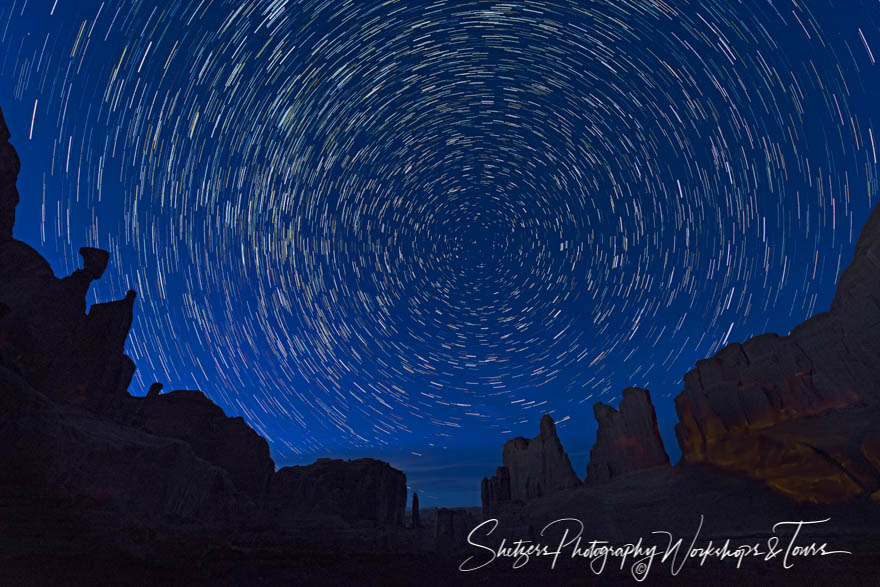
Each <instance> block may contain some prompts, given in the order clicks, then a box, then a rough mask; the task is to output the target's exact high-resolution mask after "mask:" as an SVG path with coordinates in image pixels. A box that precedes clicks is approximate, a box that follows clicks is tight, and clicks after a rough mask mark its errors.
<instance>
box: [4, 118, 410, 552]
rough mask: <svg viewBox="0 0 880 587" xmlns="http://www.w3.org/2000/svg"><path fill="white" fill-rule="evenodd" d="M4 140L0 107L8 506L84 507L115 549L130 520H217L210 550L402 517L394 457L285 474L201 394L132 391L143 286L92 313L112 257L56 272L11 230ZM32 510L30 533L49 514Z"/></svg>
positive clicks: (11, 179) (79, 513)
mask: <svg viewBox="0 0 880 587" xmlns="http://www.w3.org/2000/svg"><path fill="white" fill-rule="evenodd" d="M8 138H9V132H8V130H7V128H6V125H5V123H4V122H3V117H2V113H0V229H2V230H0V466H2V471H0V514H2V515H5V514H6V513H7V512H10V511H27V510H28V508H31V507H37V508H38V509H39V508H50V507H51V508H54V509H53V511H54V512H56V513H57V514H58V516H60V518H61V519H62V523H64V522H63V519H64V518H65V517H69V516H71V515H73V514H75V516H76V517H77V519H78V520H79V522H78V523H81V524H82V527H81V528H80V530H81V531H83V532H86V533H89V534H93V535H95V536H106V537H108V540H109V542H107V543H104V544H105V546H106V544H112V545H113V547H114V548H116V547H122V546H121V543H119V544H117V541H118V538H119V537H120V535H121V534H120V533H124V532H123V530H121V528H123V527H124V528H128V529H132V528H145V527H148V528H152V529H156V531H161V533H162V535H163V536H172V535H176V533H179V532H180V531H182V530H181V529H182V528H185V527H186V525H185V524H184V521H186V522H187V523H190V524H192V523H194V524H198V525H201V526H203V527H211V528H214V530H211V531H210V532H209V534H208V538H207V540H208V542H210V543H212V544H214V543H217V544H219V543H222V542H223V541H224V540H226V539H227V538H228V537H229V536H234V535H235V532H237V531H238V530H237V529H238V528H239V527H240V525H241V524H249V525H250V526H254V525H256V527H258V528H263V529H264V530H265V529H266V528H269V527H270V526H271V523H274V522H276V521H282V522H283V521H285V520H291V519H295V518H296V517H297V515H298V514H300V513H303V512H305V513H308V514H314V513H318V514H324V515H327V516H331V517H336V518H338V519H339V520H340V524H343V525H345V524H348V523H358V522H369V523H379V524H390V525H393V526H399V525H402V523H403V514H404V507H405V502H406V477H405V476H404V475H403V473H401V472H400V471H397V470H395V469H392V468H391V467H390V466H389V465H388V464H387V463H383V462H381V461H375V460H371V459H361V460H358V461H349V462H343V461H329V460H321V461H318V462H317V463H315V464H314V465H312V466H309V467H291V468H286V469H282V470H281V471H279V472H278V473H276V472H275V464H274V462H273V461H272V458H271V456H270V453H269V447H268V444H267V443H266V441H265V439H263V438H262V437H261V436H259V435H258V434H257V433H256V432H254V431H253V429H251V428H250V427H249V426H248V425H247V424H246V423H245V422H244V420H243V419H241V418H228V417H227V416H226V415H225V414H224V413H223V410H221V409H220V407H218V406H217V405H216V404H214V403H213V402H212V401H211V400H210V399H208V398H207V397H206V396H205V395H204V394H203V393H202V392H201V391H185V390H177V391H172V392H170V393H166V394H161V393H160V392H161V390H162V384H160V383H155V384H153V385H151V386H150V389H149V391H148V393H147V395H146V396H145V397H133V396H131V395H130V394H129V393H128V386H129V384H130V381H131V378H132V375H133V373H134V369H135V366H134V364H133V363H132V361H131V360H130V359H129V358H128V357H127V356H125V354H124V346H125V342H126V339H127V337H128V333H129V330H130V328H131V323H132V316H133V311H134V302H135V299H136V294H135V292H134V291H129V292H128V293H127V294H126V296H125V297H124V298H123V299H121V300H118V301H111V302H106V303H97V304H94V305H92V306H91V307H90V308H88V311H87V308H86V295H87V293H88V290H89V287H90V286H91V283H92V282H93V281H94V280H96V279H99V278H100V277H101V276H102V275H103V274H104V272H105V271H106V269H107V265H108V262H109V259H110V255H109V253H107V252H106V251H103V250H100V249H95V248H91V247H83V248H81V249H80V256H81V257H82V260H83V266H82V268H80V269H77V270H76V271H74V272H73V273H72V274H71V275H69V276H67V277H65V278H63V279H58V278H56V277H55V275H54V274H53V272H52V270H51V268H50V266H49V264H48V262H46V260H45V259H43V258H42V257H41V256H40V254H39V253H37V252H36V251H35V250H34V249H33V248H31V247H30V246H28V245H27V244H25V243H22V242H20V241H16V240H14V239H13V238H12V229H13V224H14V218H15V215H14V212H15V206H16V205H17V203H18V198H19V197H18V192H17V190H16V186H15V182H16V177H17V174H18V172H19V167H20V164H19V160H18V156H17V154H16V152H15V150H14V149H13V148H12V146H11V145H10V143H9V141H8ZM270 490H271V492H270ZM34 500H37V502H36V503H37V506H32V505H30V504H33V503H34ZM40 500H43V501H40ZM46 500H48V501H46ZM269 512H271V514H272V515H273V516H276V517H275V518H274V519H271V520H270V518H269V517H268V516H267V514H268V513H269ZM47 515H48V514H47ZM25 518H26V521H23V522H21V523H19V524H17V526H18V527H19V529H22V531H23V532H27V531H31V530H25V528H28V527H30V526H28V525H29V524H30V525H33V524H35V523H39V519H41V517H40V516H26V517H25ZM48 520H49V519H48V518H47V521H46V523H48ZM267 520H268V521H267ZM0 522H4V519H0ZM270 522H271V523H270ZM182 524H183V525H182ZM0 526H2V527H5V526H4V525H3V524H0ZM341 527H342V526H339V527H337V526H332V525H331V526H330V527H328V528H327V535H328V536H331V537H332V536H334V532H335V531H336V530H338V529H339V528H341ZM219 528H223V530H219ZM126 531H127V530H126ZM151 531H152V530H151ZM31 532H32V534H33V535H34V536H40V532H41V531H40V530H32V531H31ZM48 535H50V536H53V534H52V532H51V531H50V532H49V534H48ZM35 544H40V543H35ZM98 544H99V543H98V542H96V543H95V545H94V546H93V547H92V548H94V549H99V548H100V547H99V546H98ZM82 548H83V549H84V550H85V551H88V549H89V546H88V545H84V546H83V547H82ZM139 548H140V547H139ZM96 552H97V550H96Z"/></svg>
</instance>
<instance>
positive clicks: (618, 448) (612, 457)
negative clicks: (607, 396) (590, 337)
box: [584, 387, 669, 485]
mask: <svg viewBox="0 0 880 587" xmlns="http://www.w3.org/2000/svg"><path fill="white" fill-rule="evenodd" d="M593 412H594V413H595V414H596V421H597V422H598V423H599V428H598V430H597V431H596V444H595V446H593V449H592V450H591V451H590V462H589V464H587V477H586V479H585V480H584V483H588V484H591V485H592V484H596V483H602V482H605V481H609V480H611V479H613V478H614V477H617V476H619V475H624V474H626V473H631V472H634V471H641V470H644V469H651V468H656V467H668V466H669V455H667V454H666V450H665V449H664V448H663V440H662V439H661V438H660V429H659V428H658V427H657V413H656V412H655V411H654V405H653V404H652V403H651V395H650V394H649V393H648V392H647V391H646V390H644V389H639V388H637V387H630V388H628V389H624V390H623V399H622V400H621V402H620V411H618V410H615V409H614V408H612V407H611V406H607V405H605V404H603V403H601V402H600V403H597V404H596V405H595V406H593Z"/></svg>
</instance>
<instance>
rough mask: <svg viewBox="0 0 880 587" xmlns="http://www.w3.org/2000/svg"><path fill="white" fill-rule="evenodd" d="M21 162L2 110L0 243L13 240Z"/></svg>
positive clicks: (0, 127) (0, 135)
mask: <svg viewBox="0 0 880 587" xmlns="http://www.w3.org/2000/svg"><path fill="white" fill-rule="evenodd" d="M20 170H21V162H20V161H19V159H18V153H16V152H15V149H13V148H12V145H10V144H9V129H8V128H7V127H6V121H5V120H4V119H3V111H2V110H0V243H2V242H5V241H9V240H12V227H13V225H14V224H15V207H16V206H17V205H18V189H17V188H16V186H15V182H16V179H17V178H18V172H19V171H20Z"/></svg>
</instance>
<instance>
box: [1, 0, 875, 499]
mask: <svg viewBox="0 0 880 587" xmlns="http://www.w3.org/2000/svg"><path fill="white" fill-rule="evenodd" d="M878 58H880V2H878V1H877V0H834V1H832V0H798V1H797V2H795V1H793V0H742V1H740V2H733V1H730V0H666V1H662V0H593V1H587V0H577V1H568V0H556V1H553V2H550V1H543V0H535V1H524V0H511V1H507V2H503V1H492V2H489V1H481V0H473V1H467V2H465V1H454V2H453V1H442V0H431V1H427V2H422V1H414V0H407V1H385V2H378V1H374V0H357V1H343V0H333V1H323V0H321V1H297V0H274V1H259V0H241V1H239V0H236V1H224V0H192V1H191V2H174V1H170V0H162V1H157V0H114V1H112V2H111V1H104V2H102V1H95V0H75V1H74V0H2V3H0V80H2V83H0V105H2V107H3V109H4V112H5V113H6V118H7V121H8V123H9V126H10V129H11V131H12V133H13V137H12V142H13V144H14V145H15V146H16V148H17V149H18V151H19V153H20V156H21V159H22V174H21V176H20V177H19V190H20V192H21V195H22V202H21V204H20V205H19V208H18V222H17V225H16V228H15V231H16V232H15V235H16V238H18V239H20V240H24V241H27V242H28V243H30V244H32V245H33V246H34V247H36V248H37V249H38V250H40V251H41V252H42V253H43V254H44V255H45V256H46V257H47V258H48V259H49V261H50V262H51V263H52V266H53V267H54V269H55V271H56V273H58V274H68V273H69V272H71V271H72V270H73V269H74V268H76V267H77V266H78V265H79V259H78V256H77V254H76V251H77V250H78V248H79V247H81V246H84V245H91V246H98V247H101V248H104V249H107V250H109V251H110V252H111V267H110V269H109V270H108V272H107V274H106V275H105V276H104V278H103V279H102V280H101V281H100V282H97V283H96V284H95V287H94V288H93V292H92V294H91V295H92V296H93V298H92V300H93V301H95V300H108V299H116V298H120V297H122V296H123V295H124V293H125V291H126V290H127V289H129V288H132V289H135V290H136V291H137V292H138V294H139V298H138V302H137V306H136V317H135V322H134V326H133V328H132V333H131V336H130V338H129V343H128V348H127V352H128V354H129V355H130V356H131V357H132V358H133V359H134V361H135V363H136V364H137V368H138V370H137V373H136V375H135V380H134V382H133V383H132V387H131V390H130V391H131V392H132V393H133V394H135V395H141V394H143V393H145V391H146V388H147V387H148V386H149V384H150V383H152V382H153V381H160V382H163V383H164V384H165V388H166V390H170V389H191V388H198V389H202V390H203V391H205V393H207V394H208V395H209V396H210V397H211V398H212V399H213V400H214V401H216V402H217V403H218V404H219V405H220V406H221V407H223V408H224V410H226V412H227V414H230V415H241V416H243V417H244V418H245V419H246V420H247V421H248V422H249V423H250V425H251V426H253V427H254V428H255V429H256V430H257V431H258V432H260V433H261V434H263V435H264V436H265V437H266V438H267V439H268V440H269V442H270V446H271V448H272V454H273V457H274V458H275V460H276V463H277V464H278V465H279V466H281V465H288V464H300V463H308V462H311V461H313V460H314V459H315V458H317V457H321V456H338V457H346V458H353V457H359V456H373V457H377V458H382V459H385V460H388V461H389V462H391V463H392V464H393V465H395V466H397V467H398V468H401V469H402V470H404V471H405V472H406V473H407V475H408V479H409V484H410V487H411V488H412V489H415V490H417V491H419V492H420V496H421V498H422V504H423V505H425V506H433V505H475V504H478V503H479V480H480V478H481V477H483V476H485V475H488V474H491V473H492V472H494V468H495V466H496V465H499V464H500V462H501V447H502V445H503V442H504V441H505V440H506V439H508V438H511V437H513V436H517V435H523V436H534V435H535V434H537V432H538V421H539V419H540V417H541V415H542V414H543V413H550V414H552V415H553V417H554V418H555V419H556V420H557V422H558V429H559V434H560V437H561V439H562V441H563V444H564V445H565V447H566V449H567V451H568V452H569V454H570V455H571V457H572V460H573V464H574V466H575V470H576V471H577V472H578V474H579V475H581V477H583V475H584V469H585V466H586V461H587V457H588V452H589V449H590V447H591V446H592V443H593V440H594V438H595V422H594V418H593V414H592V406H593V404H594V403H595V402H596V401H604V402H606V403H609V402H610V403H613V404H615V405H616V403H617V401H618V400H619V396H620V391H621V390H622V389H623V388H625V387H627V386H631V385H635V386H640V387H645V388H647V389H649V390H651V392H652V396H653V398H654V402H655V404H656V406H657V411H658V417H659V420H660V426H661V429H662V432H663V435H664V440H665V442H666V446H667V450H668V451H669V452H670V456H671V457H672V459H673V461H675V460H677V458H678V455H679V451H678V447H677V444H676V443H675V439H674V434H673V432H672V427H673V424H674V423H675V421H676V420H677V418H676V417H675V412H674V409H673V404H672V398H673V397H674V396H675V395H676V394H677V393H679V392H680V391H681V389H682V377H683V375H684V373H685V372H686V371H688V370H689V369H691V368H693V366H694V364H695V362H696V361H697V360H699V359H702V358H705V357H707V356H709V355H712V354H714V353H715V352H716V351H717V350H719V349H720V348H721V347H722V346H723V345H724V344H726V343H727V342H736V341H743V340H745V339H747V338H748V337H750V336H753V335H756V334H760V333H763V332H767V331H773V332H779V333H783V334H784V333H788V332H789V331H790V330H791V328H792V327H793V326H794V325H796V324H797V323H798V322H800V321H802V320H803V319H805V318H807V317H808V316H811V315H813V314H815V313H817V312H821V311H824V310H826V309H827V308H828V306H829V304H830V302H831V299H832V296H833V293H834V287H835V283H836V280H837V277H838V275H839V273H840V272H841V271H842V269H843V268H845V267H846V265H847V264H848V263H849V260H850V259H851V256H852V252H853V246H854V243H855V240H856V239H857V238H858V234H859V231H860V229H861V227H862V225H863V224H864V222H865V220H866V219H867V216H868V213H869V211H870V209H871V207H872V206H873V204H874V203H876V201H877V199H878V194H877V191H878V180H877V149H878V148H880V107H878V105H877V104H878V102H877V99H876V96H877V95H880V76H878V65H877V63H876V59H878Z"/></svg>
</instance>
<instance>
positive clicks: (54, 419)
mask: <svg viewBox="0 0 880 587" xmlns="http://www.w3.org/2000/svg"><path fill="white" fill-rule="evenodd" d="M0 413H2V425H0V447H2V448H0V487H2V492H0V493H2V494H3V495H4V497H5V499H4V500H3V501H4V503H5V505H6V506H7V507H9V505H10V503H11V504H13V506H15V505H18V504H20V503H22V502H23V501H28V500H33V499H35V498H41V499H43V500H45V504H44V505H46V507H49V505H54V506H56V507H58V506H59V505H62V506H66V507H68V508H71V509H76V508H82V507H88V508H92V509H94V510H96V511H109V512H114V513H115V514H116V515H118V516H121V517H122V519H133V520H136V521H137V523H138V524H139V525H144V526H147V527H157V526H161V525H162V524H164V523H168V522H169V521H173V520H177V519H180V518H181V517H184V518H193V519H199V520H202V521H203V522H206V523H229V522H232V521H234V520H235V519H238V518H243V517H246V516H253V515H254V514H255V511H254V510H253V508H252V507H249V506H248V502H247V500H246V499H245V498H244V496H243V495H241V494H240V493H239V492H238V490H237V489H236V487H235V486H234V484H233V483H232V481H231V479H230V478H229V475H228V474H227V473H226V472H225V471H224V470H223V469H220V468H219V467H215V466H212V465H210V464H209V463H207V462H205V461H204V460H202V459H200V458H198V457H197V456H196V455H195V454H194V452H193V451H192V449H191V448H190V446H189V445H188V444H186V443H184V442H180V441H177V440H173V439H169V438H162V437H158V436H153V435H150V434H146V433H144V432H140V431H138V430H135V429H132V428H130V427H127V426H121V425H119V424H116V423H114V422H111V421H109V420H106V419H103V418H100V417H98V416H96V415H93V414H91V413H89V412H87V411H84V410H82V409H81V408H78V407H75V406H67V405H64V404H59V403H57V402H53V401H51V400H49V399H48V398H46V397H45V396H44V395H42V394H40V393H39V392H37V391H35V390H34V389H33V388H32V387H31V386H30V385H29V384H28V383H27V382H26V381H25V380H24V379H23V378H22V377H20V376H19V375H16V374H14V373H12V372H11V371H9V370H8V369H6V368H5V367H0ZM10 491H12V498H11V499H10V497H9V494H8V492H10Z"/></svg>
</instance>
